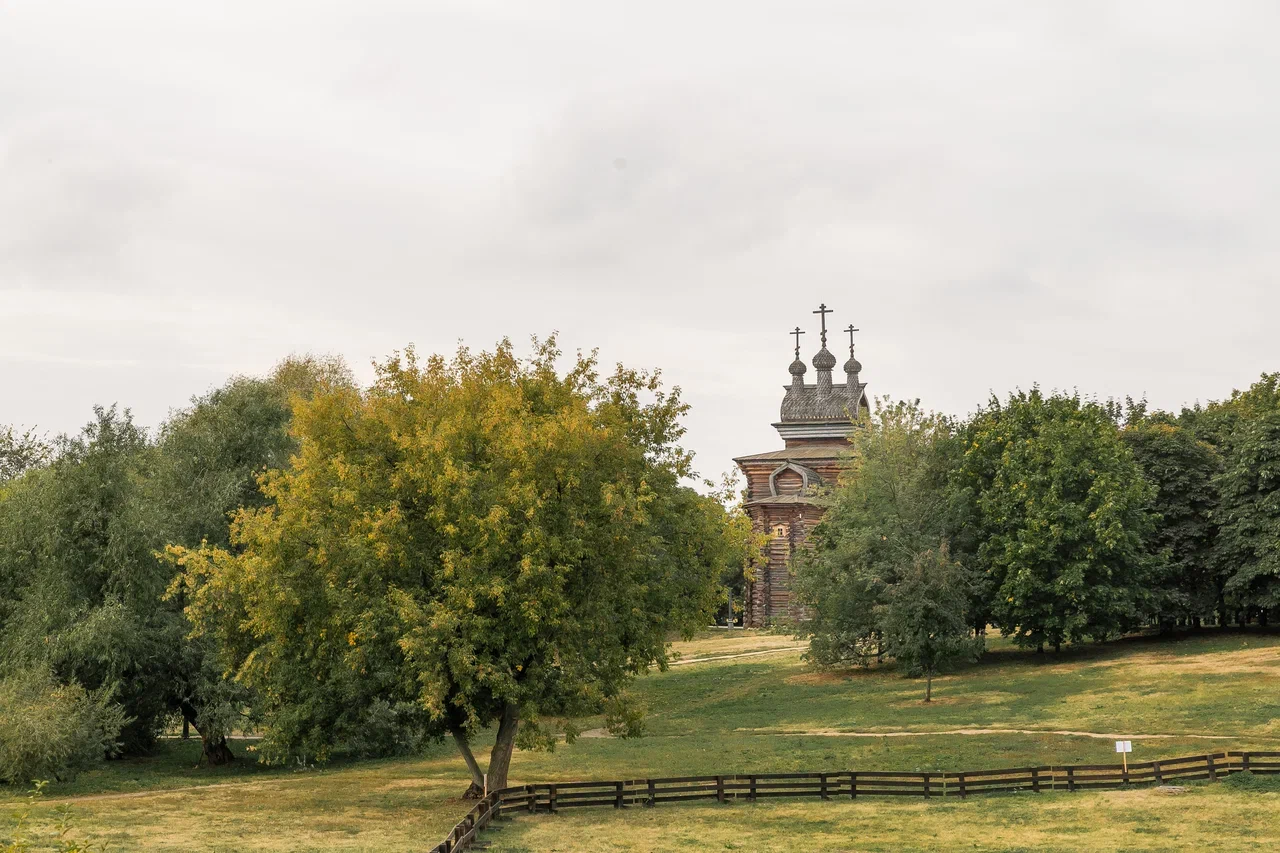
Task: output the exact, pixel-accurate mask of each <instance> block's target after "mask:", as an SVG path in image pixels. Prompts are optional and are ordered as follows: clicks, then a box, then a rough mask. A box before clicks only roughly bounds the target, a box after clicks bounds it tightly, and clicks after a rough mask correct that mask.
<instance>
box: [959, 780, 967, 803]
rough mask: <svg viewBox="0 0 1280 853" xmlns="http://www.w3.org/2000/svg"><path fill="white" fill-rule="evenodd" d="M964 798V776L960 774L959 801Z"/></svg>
mask: <svg viewBox="0 0 1280 853" xmlns="http://www.w3.org/2000/svg"><path fill="white" fill-rule="evenodd" d="M965 797H966V794H965V790H964V774H963V773H961V774H960V799H962V800H963V799H964V798H965Z"/></svg>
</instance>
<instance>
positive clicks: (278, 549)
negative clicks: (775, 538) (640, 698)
mask: <svg viewBox="0 0 1280 853" xmlns="http://www.w3.org/2000/svg"><path fill="white" fill-rule="evenodd" d="M559 356H560V352H559V351H558V350H557V348H556V345H555V341H554V339H551V340H547V341H542V342H539V343H537V345H536V351H535V353H534V355H533V357H532V358H530V359H528V360H521V359H519V358H517V356H516V355H515V353H514V351H513V349H512V347H511V345H510V344H509V343H508V342H505V341H504V342H503V343H502V344H501V345H500V346H499V347H498V348H497V349H496V350H495V351H494V352H491V353H488V352H481V353H473V352H471V351H468V350H466V349H461V350H459V352H458V353H457V355H456V356H455V357H454V358H452V359H450V360H445V359H444V358H441V357H438V356H433V357H431V358H428V359H425V360H423V359H419V358H418V357H417V355H416V354H415V353H414V352H413V351H412V350H409V351H407V352H405V353H404V354H403V355H402V356H398V357H395V358H392V359H390V360H389V361H387V362H385V363H383V364H381V365H379V366H378V368H377V377H376V380H375V382H374V383H373V385H372V386H371V387H370V388H368V389H367V390H363V391H361V390H357V389H354V388H351V387H343V386H334V385H330V386H327V387H324V388H322V389H321V390H320V391H318V392H317V393H316V394H315V396H314V397H313V398H312V399H311V400H310V401H307V402H300V403H299V404H298V405H297V408H296V413H295V421H294V427H293V430H294V435H295V437H296V439H297V440H298V442H299V445H298V451H297V454H296V456H295V457H294V460H293V464H292V466H291V467H289V468H288V469H284V470H279V471H273V472H271V473H270V474H268V475H267V476H266V477H265V478H264V480H263V489H264V493H265V494H266V496H267V497H268V498H269V501H270V503H268V504H267V505H265V506H261V507H257V508H246V509H243V510H241V511H240V512H239V514H238V515H237V517H236V520H235V523H234V525H233V529H232V535H231V544H232V550H228V549H224V548H220V547H215V546H212V545H210V546H206V547H203V548H199V549H187V548H174V549H171V553H172V555H173V559H174V560H175V561H177V562H178V563H179V564H180V565H181V566H182V567H183V569H184V574H183V576H182V586H181V590H182V593H183V595H185V596H186V601H187V602H188V605H187V611H188V613H189V614H190V615H191V617H192V619H193V620H194V623H195V625H196V627H197V631H198V632H199V633H202V634H204V635H209V636H213V637H215V638H216V639H217V643H218V646H219V648H220V649H221V650H222V653H223V654H224V655H225V658H224V661H225V665H226V666H227V667H228V668H229V669H230V670H231V671H233V672H234V673H235V675H236V677H237V678H238V679H240V680H241V681H243V682H244V683H246V684H249V685H252V686H254V687H256V688H258V689H259V690H260V691H261V694H262V696H263V697H264V712H265V713H266V717H267V720H268V724H269V729H268V730H269V735H268V741H267V743H265V744H264V747H263V749H264V751H265V752H266V754H267V755H269V756H273V757H277V758H280V757H285V756H289V755H297V754H301V753H306V754H309V755H311V756H323V755H325V754H327V752H328V751H329V750H330V749H332V747H333V746H334V744H335V743H336V742H338V740H339V739H340V738H342V737H343V736H344V735H347V734H351V733H353V732H354V731H356V730H358V729H363V728H367V727H369V726H370V724H371V721H373V720H374V719H375V718H387V717H396V718H397V719H400V720H401V721H402V722H403V723H405V724H414V725H417V726H420V728H421V730H422V731H423V732H424V734H428V735H435V736H441V735H443V734H445V733H446V732H447V733H449V734H451V735H452V736H453V737H454V739H455V740H456V741H457V743H458V745H459V748H460V749H461V751H462V752H463V755H464V757H466V758H467V761H468V765H469V766H470V768H471V770H472V774H473V782H474V783H475V784H476V785H477V786H479V785H482V784H483V782H484V778H483V775H482V773H481V771H480V769H479V765H478V762H476V761H475V759H474V758H473V757H472V755H471V750H470V743H471V741H472V739H473V738H474V737H475V736H476V734H478V733H479V732H480V731H481V730H482V729H484V728H486V727H488V726H490V725H492V724H494V723H497V724H498V737H497V742H496V744H495V746H494V750H493V754H492V755H491V758H490V762H489V768H488V776H489V779H488V781H489V784H490V786H491V787H492V786H500V785H502V784H505V779H506V773H507V767H508V763H509V760H510V755H511V749H512V746H513V744H514V742H515V738H516V735H517V732H520V733H521V736H522V739H523V741H524V742H527V743H534V744H536V743H539V742H541V743H544V744H545V743H547V742H549V738H550V734H549V732H548V730H547V727H546V721H547V719H548V718H551V717H555V716H557V715H567V714H571V713H578V712H582V711H585V710H598V709H599V708H601V707H602V706H603V703H604V702H605V701H606V700H610V699H617V697H620V696H621V695H622V694H623V692H624V688H625V686H626V684H627V682H628V680H629V679H630V677H632V676H633V675H635V674H636V673H639V672H643V671H644V670H645V669H646V668H647V667H649V666H650V665H653V664H657V665H658V666H664V665H665V663H666V659H667V642H668V639H669V638H670V636H671V634H672V633H673V632H686V633H687V632H690V631H692V630H693V629H694V628H695V627H697V626H699V625H701V624H704V620H705V619H707V618H709V616H710V614H711V613H712V612H713V611H714V609H715V608H716V606H717V605H718V604H719V600H720V599H719V585H718V579H719V578H720V576H721V575H722V574H723V573H724V572H725V571H726V569H727V568H728V567H729V566H730V565H732V564H734V563H740V562H743V561H744V560H745V558H746V556H747V554H746V549H747V547H748V545H749V541H750V540H749V537H747V536H744V535H741V528H740V527H735V526H734V525H732V524H728V523H727V518H726V511H725V509H724V507H723V506H722V505H721V504H720V503H719V502H718V501H716V500H714V499H712V498H708V497H704V496H701V495H699V494H698V493H697V492H695V491H694V490H693V489H691V488H689V487H687V486H685V485H683V484H682V480H683V479H684V478H686V477H688V476H689V475H690V474H691V469H690V457H689V454H688V453H687V452H685V451H684V450H683V449H681V448H680V446H679V444H678V440H679V438H680V436H681V434H682V432H683V428H682V427H681V425H680V417H681V415H682V414H683V413H684V411H685V409H686V406H685V404H684V403H683V402H682V401H681V399H680V396H679V393H678V389H676V390H674V391H672V392H665V391H664V390H663V389H662V386H661V383H660V377H659V376H658V375H657V374H649V373H644V372H639V371H634V370H630V369H626V368H623V367H621V366H619V367H618V368H617V370H616V371H614V372H613V373H612V374H610V375H608V376H607V377H602V376H601V375H600V373H599V371H598V366H597V364H596V361H595V359H594V357H593V356H582V355H579V356H578V358H577V359H576V361H575V363H574V364H573V366H572V368H571V369H569V370H568V371H567V372H566V373H564V374H563V375H562V374H560V373H558V372H557V369H556V361H557V359H558V357H559ZM735 531H737V533H735ZM522 724H523V725H522Z"/></svg>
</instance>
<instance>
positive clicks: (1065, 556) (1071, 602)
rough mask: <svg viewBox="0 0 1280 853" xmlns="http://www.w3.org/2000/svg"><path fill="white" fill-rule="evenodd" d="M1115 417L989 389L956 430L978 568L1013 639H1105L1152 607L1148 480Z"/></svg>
mask: <svg viewBox="0 0 1280 853" xmlns="http://www.w3.org/2000/svg"><path fill="white" fill-rule="evenodd" d="M1113 414H1114V413H1113V412H1112V411H1110V410H1108V409H1107V408H1106V407H1104V406H1102V405H1099V404H1097V403H1093V402H1087V401H1083V400H1081V399H1080V398H1079V397H1078V396H1067V395H1062V394H1054V395H1050V396H1045V395H1043V394H1042V393H1041V392H1040V390H1039V389H1033V390H1032V391H1031V392H1018V393H1016V394H1013V395H1010V397H1009V400H1008V402H1007V403H1004V404H1002V403H1001V402H1000V401H999V400H998V399H995V398H994V397H993V398H992V400H991V402H990V404H989V405H988V407H987V408H986V409H984V410H982V411H980V412H978V414H977V415H975V417H974V418H973V420H972V421H971V422H970V423H969V424H968V425H967V426H966V428H965V430H964V432H963V442H964V457H963V462H962V463H961V467H960V470H959V472H958V473H957V477H956V480H955V482H956V485H957V487H958V488H959V489H961V490H962V491H963V492H964V493H965V494H966V495H968V496H969V499H970V500H971V501H972V506H971V509H970V517H971V519H972V524H973V526H974V533H975V538H976V541H977V542H979V543H980V544H979V545H978V547H977V551H976V561H977V562H976V568H978V569H979V570H980V571H981V572H982V573H983V574H985V575H986V580H987V583H989V584H990V587H991V588H992V589H994V590H995V591H996V592H995V595H994V600H993V602H992V614H993V618H994V619H995V620H996V622H997V624H998V625H999V626H1000V628H1001V630H1002V631H1003V632H1004V633H1005V634H1007V635H1012V636H1013V637H1014V638H1015V640H1016V641H1017V642H1018V643H1019V644H1020V645H1025V646H1035V647H1038V648H1043V645H1044V644H1045V643H1050V644H1052V645H1053V646H1054V648H1055V649H1057V648H1059V647H1060V646H1061V644H1062V643H1064V642H1079V641H1082V640H1084V639H1088V638H1092V639H1103V638H1108V637H1112V636H1116V635H1118V634H1120V633H1122V632H1123V631H1125V630H1127V629H1128V628H1130V627H1133V626H1135V625H1139V624H1142V622H1143V620H1144V619H1145V618H1146V617H1147V615H1148V614H1149V613H1150V610H1151V603H1150V596H1149V594H1148V591H1147V582H1148V567H1149V560H1148V559H1147V557H1146V552H1145V550H1144V548H1143V540H1144V537H1145V536H1146V535H1147V534H1148V533H1149V532H1150V530H1151V528H1152V519H1151V518H1150V516H1149V514H1148V512H1147V509H1146V507H1147V506H1148V505H1149V504H1150V502H1151V500H1152V488H1151V486H1149V485H1148V484H1147V483H1146V482H1145V481H1144V480H1143V478H1142V473H1141V471H1140V469H1139V468H1138V465H1137V463H1136V462H1135V461H1134V458H1133V454H1132V453H1131V452H1130V451H1129V449H1128V448H1127V447H1126V446H1125V445H1124V443H1123V442H1122V440H1121V439H1120V435H1119V431H1118V429H1117V426H1116V423H1115V421H1114V420H1113Z"/></svg>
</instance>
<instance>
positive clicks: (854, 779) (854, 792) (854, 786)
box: [849, 773, 858, 800]
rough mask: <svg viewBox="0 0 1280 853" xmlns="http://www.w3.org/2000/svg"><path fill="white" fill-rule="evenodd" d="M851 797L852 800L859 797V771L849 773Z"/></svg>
mask: <svg viewBox="0 0 1280 853" xmlns="http://www.w3.org/2000/svg"><path fill="white" fill-rule="evenodd" d="M849 799H851V800H856V799H858V774H857V773H850V774H849Z"/></svg>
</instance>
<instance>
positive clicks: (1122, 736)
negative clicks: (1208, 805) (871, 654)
mask: <svg viewBox="0 0 1280 853" xmlns="http://www.w3.org/2000/svg"><path fill="white" fill-rule="evenodd" d="M734 731H738V732H742V733H743V734H756V735H805V736H812V737H933V736H935V735H1063V736H1066V737H1091V738H1097V739H1099V740H1159V739H1183V740H1239V738H1238V737H1236V736H1235V735H1135V734H1129V733H1128V732H1124V733H1117V732H1077V731H1069V730H1065V729H997V728H971V729H945V730H943V731H934V732H907V731H900V732H842V731H836V730H835V729H812V730H792V729H734Z"/></svg>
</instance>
